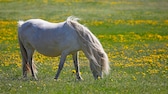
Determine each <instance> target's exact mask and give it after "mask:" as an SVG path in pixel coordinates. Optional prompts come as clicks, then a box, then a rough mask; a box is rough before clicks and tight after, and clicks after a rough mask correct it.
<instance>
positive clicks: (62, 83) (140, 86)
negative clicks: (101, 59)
mask: <svg viewBox="0 0 168 94" xmlns="http://www.w3.org/2000/svg"><path fill="white" fill-rule="evenodd" d="M167 6H168V1H166V0H147V1H146V0H124V1H123V0H114V1H111V0H109V1H108V0H107V1H93V0H85V1H84V0H83V1H81V0H73V1H71V2H70V1H66V0H65V1H62V0H43V1H39V0H29V1H27V0H19V1H13V0H8V1H6V0H0V93H2V94H15V93H16V94H26V93H30V94H46V93H48V94H62V93H65V94H67V93H68V94H79V93H82V94H95V93H98V94H144V93H149V94H167V93H168V90H167V88H168V12H167V11H168V7H167ZM71 15H74V16H77V17H79V18H81V19H82V20H81V21H80V23H82V24H85V25H86V26H87V27H88V28H89V29H90V30H91V31H92V32H93V33H94V34H95V35H96V36H97V37H98V38H99V40H100V41H101V43H102V45H103V47H104V49H105V51H106V52H107V54H108V57H109V61H110V66H111V71H110V74H109V75H108V76H105V77H104V79H100V80H94V78H93V76H92V74H91V72H90V68H89V63H88V60H87V59H86V57H85V56H84V55H83V53H82V52H80V56H79V57H80V58H79V60H80V67H81V74H82V77H83V78H84V81H76V80H75V75H74V74H73V73H72V70H74V66H73V62H72V59H71V56H68V58H67V60H66V62H65V66H64V68H63V70H62V72H61V74H60V77H59V79H60V80H59V81H54V79H53V78H54V76H55V73H56V70H57V67H58V62H59V57H57V58H51V57H45V56H42V55H40V54H39V53H37V52H36V53H35V55H34V61H35V63H36V65H37V66H38V71H39V73H38V78H39V80H38V81H34V80H32V79H31V76H30V75H29V77H28V79H27V80H23V79H22V75H21V56H20V49H19V45H18V41H17V21H18V20H27V19H31V18H42V19H45V20H48V21H52V22H60V21H64V20H66V18H67V17H68V16H71Z"/></svg>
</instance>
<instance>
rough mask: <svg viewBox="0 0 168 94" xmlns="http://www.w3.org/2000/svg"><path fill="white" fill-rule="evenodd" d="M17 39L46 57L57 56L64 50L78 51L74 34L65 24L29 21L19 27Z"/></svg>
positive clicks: (39, 20)
mask: <svg viewBox="0 0 168 94" xmlns="http://www.w3.org/2000/svg"><path fill="white" fill-rule="evenodd" d="M20 28H21V31H19V37H20V38H21V40H24V44H29V45H31V46H32V48H34V49H35V50H37V51H38V52H39V53H41V54H43V55H46V56H58V55H60V54H61V52H62V51H63V50H65V49H71V50H79V43H78V41H77V35H76V32H75V31H74V30H73V29H72V28H70V27H69V26H68V25H67V24H66V22H61V23H57V24H56V23H50V22H47V21H44V20H41V19H30V20H27V21H25V22H24V24H23V25H22V26H21V27H20Z"/></svg>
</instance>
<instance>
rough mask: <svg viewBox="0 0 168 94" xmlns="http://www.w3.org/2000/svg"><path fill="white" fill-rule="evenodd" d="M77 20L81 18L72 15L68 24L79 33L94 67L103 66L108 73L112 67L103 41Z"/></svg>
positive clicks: (86, 53)
mask: <svg viewBox="0 0 168 94" xmlns="http://www.w3.org/2000/svg"><path fill="white" fill-rule="evenodd" d="M77 20H79V19H78V18H75V17H72V16H71V17H69V18H68V19H67V24H69V26H71V27H72V28H73V29H75V31H76V32H77V34H78V35H79V39H80V41H81V44H82V50H83V52H84V53H85V55H86V57H87V58H88V59H89V61H90V63H92V65H93V66H92V67H94V68H92V69H94V70H96V71H100V70H98V68H101V70H102V71H103V72H104V73H105V74H108V73H109V69H110V67H109V62H108V56H107V54H106V53H105V51H104V49H103V47H102V45H101V43H100V42H99V40H98V39H97V38H96V37H95V36H94V35H93V34H92V33H91V32H90V30H89V29H88V28H87V27H85V26H83V25H81V24H80V23H78V22H77Z"/></svg>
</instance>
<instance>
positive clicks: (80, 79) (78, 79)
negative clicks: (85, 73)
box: [76, 77, 84, 81]
mask: <svg viewBox="0 0 168 94" xmlns="http://www.w3.org/2000/svg"><path fill="white" fill-rule="evenodd" d="M76 80H77V81H83V80H84V79H83V78H82V77H80V78H77V79H76Z"/></svg>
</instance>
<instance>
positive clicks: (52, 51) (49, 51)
mask: <svg viewBox="0 0 168 94" xmlns="http://www.w3.org/2000/svg"><path fill="white" fill-rule="evenodd" d="M36 50H37V52H39V53H40V54H43V55H45V56H50V57H56V56H59V55H60V54H61V51H60V50H57V49H51V48H47V47H45V48H44V49H42V48H39V49H38V48H36Z"/></svg>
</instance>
